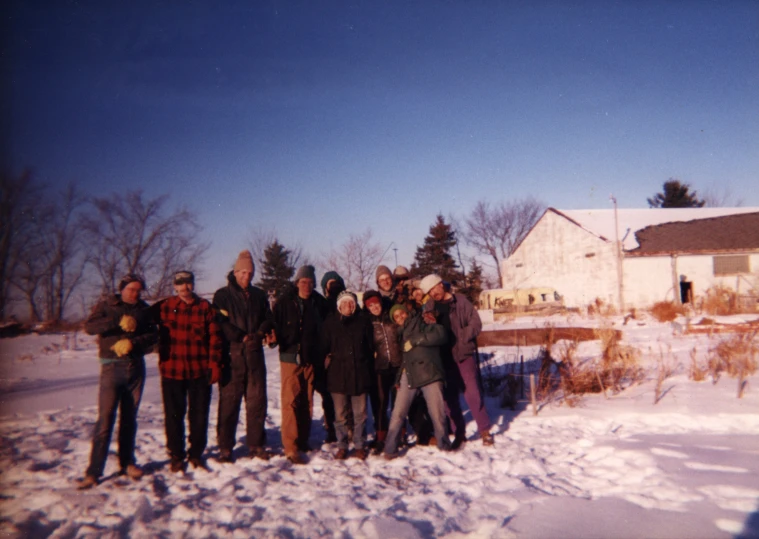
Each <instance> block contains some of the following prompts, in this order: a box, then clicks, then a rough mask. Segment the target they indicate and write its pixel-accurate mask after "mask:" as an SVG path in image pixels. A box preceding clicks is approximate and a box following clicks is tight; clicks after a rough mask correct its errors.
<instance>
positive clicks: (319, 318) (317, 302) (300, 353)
mask: <svg viewBox="0 0 759 539" xmlns="http://www.w3.org/2000/svg"><path fill="white" fill-rule="evenodd" d="M301 304H302V306H303V311H302V312H301ZM326 313H327V301H326V300H325V299H324V296H322V295H321V294H319V293H318V292H316V291H313V292H312V293H311V297H309V298H308V299H307V300H301V299H300V298H299V297H298V289H297V288H295V285H290V286H289V287H288V289H287V290H286V291H285V293H284V294H283V295H282V297H281V298H280V299H278V300H277V303H276V305H274V326H275V330H276V335H277V344H279V360H280V361H282V362H285V363H296V362H298V361H300V363H301V364H303V365H308V364H318V363H320V362H322V361H323V356H322V355H321V351H322V350H321V349H322V346H321V332H322V324H323V322H324V318H325V316H326ZM296 354H297V357H298V358H299V359H298V360H296Z"/></svg>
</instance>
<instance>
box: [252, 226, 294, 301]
mask: <svg viewBox="0 0 759 539" xmlns="http://www.w3.org/2000/svg"><path fill="white" fill-rule="evenodd" d="M290 255H291V252H290V251H289V250H288V249H285V246H284V245H282V244H281V243H279V241H278V240H276V239H275V240H274V241H273V242H271V243H270V244H269V245H268V246H267V247H266V249H264V259H263V260H261V261H260V262H261V266H262V269H261V278H260V280H259V281H258V286H260V287H261V288H263V289H264V290H265V291H266V292H271V291H274V292H275V293H276V294H279V293H280V292H281V290H282V289H283V288H284V287H285V285H286V284H287V283H289V282H290V280H291V279H292V277H293V275H294V274H295V267H294V266H293V265H292V264H291V262H290Z"/></svg>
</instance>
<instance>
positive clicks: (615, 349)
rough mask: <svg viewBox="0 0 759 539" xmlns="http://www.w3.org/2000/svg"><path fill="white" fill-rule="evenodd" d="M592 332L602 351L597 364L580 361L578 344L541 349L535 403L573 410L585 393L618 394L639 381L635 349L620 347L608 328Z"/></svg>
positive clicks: (563, 343) (561, 343) (567, 342)
mask: <svg viewBox="0 0 759 539" xmlns="http://www.w3.org/2000/svg"><path fill="white" fill-rule="evenodd" d="M595 332H596V337H597V338H598V339H599V340H600V341H601V349H602V354H601V357H600V358H598V359H597V360H586V361H582V360H580V359H579V358H578V357H577V348H578V345H579V342H578V341H573V340H562V341H559V343H556V344H554V345H552V346H550V347H546V346H544V347H543V348H541V352H540V358H541V368H540V374H539V375H538V387H537V390H538V399H539V400H541V401H543V402H546V401H548V400H551V399H554V398H560V400H561V402H562V404H565V405H567V406H570V407H574V406H578V405H579V404H580V403H581V402H582V395H584V394H586V393H601V392H603V393H604V395H606V392H607V390H611V391H613V392H619V391H622V390H623V389H624V388H625V387H628V386H630V385H632V384H634V383H637V382H639V381H640V380H642V379H643V377H644V371H643V369H642V368H641V366H640V354H639V352H638V350H637V349H635V348H633V347H631V346H627V345H622V344H620V342H619V333H618V332H617V331H616V330H614V329H612V327H611V325H609V324H605V325H604V326H602V327H601V328H599V329H598V330H596V331H595ZM554 358H557V359H558V360H557V359H554Z"/></svg>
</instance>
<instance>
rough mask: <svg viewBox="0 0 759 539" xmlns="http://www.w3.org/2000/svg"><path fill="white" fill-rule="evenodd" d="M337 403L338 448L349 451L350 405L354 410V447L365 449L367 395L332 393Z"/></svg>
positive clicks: (336, 427)
mask: <svg viewBox="0 0 759 539" xmlns="http://www.w3.org/2000/svg"><path fill="white" fill-rule="evenodd" d="M332 402H334V403H335V434H336V435H337V447H338V448H340V449H348V425H347V423H348V405H350V406H351V408H352V409H353V447H354V448H355V449H363V448H364V444H365V443H366V433H365V432H364V431H365V430H366V429H365V427H366V394H365V393H364V394H362V395H353V396H351V395H345V394H343V393H332Z"/></svg>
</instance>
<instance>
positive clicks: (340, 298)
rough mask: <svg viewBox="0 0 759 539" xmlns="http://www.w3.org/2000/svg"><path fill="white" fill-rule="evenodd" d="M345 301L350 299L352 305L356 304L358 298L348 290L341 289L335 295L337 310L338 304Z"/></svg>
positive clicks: (338, 308)
mask: <svg viewBox="0 0 759 539" xmlns="http://www.w3.org/2000/svg"><path fill="white" fill-rule="evenodd" d="M346 301H352V302H353V305H354V307H355V306H358V299H356V294H354V293H353V292H351V291H350V290H343V291H342V292H340V294H339V295H338V296H337V310H338V311H339V310H340V305H341V304H342V303H345V302H346Z"/></svg>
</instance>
